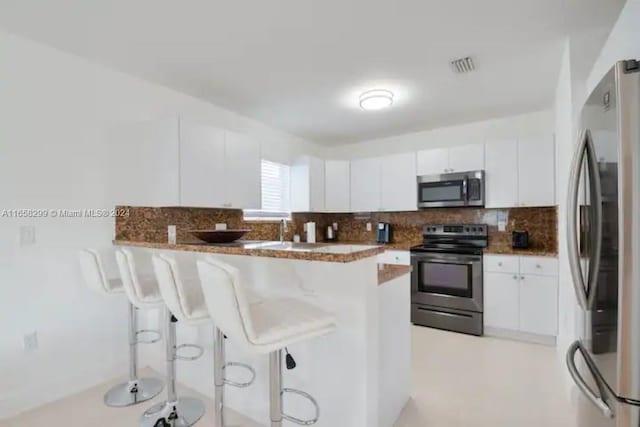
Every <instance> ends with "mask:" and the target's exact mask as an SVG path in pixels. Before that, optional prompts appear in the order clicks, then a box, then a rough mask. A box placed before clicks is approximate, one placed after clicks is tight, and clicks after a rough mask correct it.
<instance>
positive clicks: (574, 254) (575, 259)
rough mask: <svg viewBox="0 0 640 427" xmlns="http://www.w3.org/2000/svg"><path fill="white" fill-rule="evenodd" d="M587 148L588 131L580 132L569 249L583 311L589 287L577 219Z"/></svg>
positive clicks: (571, 186)
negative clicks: (582, 262)
mask: <svg viewBox="0 0 640 427" xmlns="http://www.w3.org/2000/svg"><path fill="white" fill-rule="evenodd" d="M586 146H587V131H586V130H585V131H582V132H580V135H579V136H578V147H577V149H576V152H575V154H574V156H573V161H572V163H571V170H570V171H569V191H568V200H567V249H568V255H569V267H570V269H571V276H572V277H573V280H572V282H573V287H574V290H575V293H576V298H577V299H578V303H579V304H580V306H581V307H582V308H583V309H585V310H586V309H587V304H588V302H587V301H588V298H587V287H586V285H585V280H584V275H583V274H582V269H581V268H580V258H579V257H580V255H579V251H578V227H577V224H576V218H577V214H578V190H579V187H580V169H581V168H582V163H583V161H584V156H585V152H586Z"/></svg>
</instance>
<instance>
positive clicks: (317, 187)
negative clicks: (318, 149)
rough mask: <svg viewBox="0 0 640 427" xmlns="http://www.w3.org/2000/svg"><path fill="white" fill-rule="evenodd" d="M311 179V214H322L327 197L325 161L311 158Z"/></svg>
mask: <svg viewBox="0 0 640 427" xmlns="http://www.w3.org/2000/svg"><path fill="white" fill-rule="evenodd" d="M309 171H310V177H309V184H310V188H309V190H310V191H311V194H310V195H309V196H310V200H309V204H310V207H311V212H322V211H324V197H325V188H324V175H325V171H324V160H322V159H318V158H317V157H311V162H310V165H309Z"/></svg>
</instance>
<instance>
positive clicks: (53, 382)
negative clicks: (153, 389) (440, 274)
mask: <svg viewBox="0 0 640 427" xmlns="http://www.w3.org/2000/svg"><path fill="white" fill-rule="evenodd" d="M127 366H128V360H126V359H123V360H117V361H113V362H112V363H109V364H107V363H104V362H101V363H96V364H95V366H92V367H90V368H86V369H82V370H78V371H74V372H73V373H72V374H70V375H68V376H65V377H58V378H52V377H44V378H41V381H39V382H38V383H37V384H33V385H30V386H28V387H23V388H19V389H15V388H14V389H11V390H2V392H3V393H2V394H0V420H4V419H8V418H13V417H15V416H17V415H19V414H21V413H23V412H26V411H29V410H31V409H34V408H37V407H39V406H42V405H46V404H47V403H51V402H55V401H56V400H60V399H63V398H65V397H68V396H70V395H73V394H76V393H80V392H82V391H84V390H87V389H90V388H92V387H95V386H96V385H98V384H102V383H104V382H106V381H109V380H111V379H113V378H115V377H120V376H123V375H126V373H127V372H128V371H127V369H128V368H127Z"/></svg>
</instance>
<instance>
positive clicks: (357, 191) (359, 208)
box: [351, 157, 381, 212]
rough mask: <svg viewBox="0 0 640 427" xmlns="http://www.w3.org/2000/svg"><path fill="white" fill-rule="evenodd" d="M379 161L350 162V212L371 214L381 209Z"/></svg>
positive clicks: (371, 159) (370, 159) (361, 160)
mask: <svg viewBox="0 0 640 427" xmlns="http://www.w3.org/2000/svg"><path fill="white" fill-rule="evenodd" d="M380 175H381V159H380V158H377V157H376V158H368V159H359V160H353V161H352V162H351V211H353V212H372V211H378V210H380V208H381V197H380V184H381V176H380Z"/></svg>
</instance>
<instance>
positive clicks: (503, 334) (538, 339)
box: [484, 326, 556, 347]
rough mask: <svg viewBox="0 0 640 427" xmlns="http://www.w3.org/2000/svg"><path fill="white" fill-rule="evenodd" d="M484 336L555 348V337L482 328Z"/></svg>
mask: <svg viewBox="0 0 640 427" xmlns="http://www.w3.org/2000/svg"><path fill="white" fill-rule="evenodd" d="M484 334H485V335H486V336H489V337H496V338H506V339H510V340H515V341H523V342H529V343H533V344H542V345H546V346H550V347H555V346H556V337H554V336H549V335H538V334H531V333H528V332H522V331H512V330H510V329H501V328H492V327H487V326H485V327H484Z"/></svg>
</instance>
